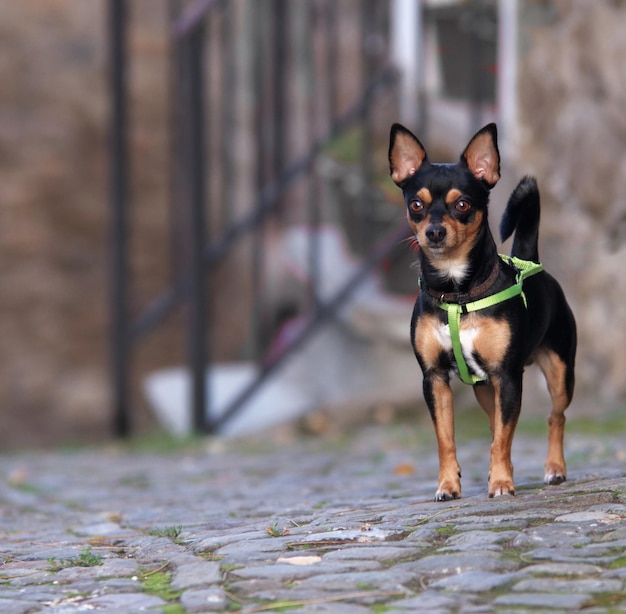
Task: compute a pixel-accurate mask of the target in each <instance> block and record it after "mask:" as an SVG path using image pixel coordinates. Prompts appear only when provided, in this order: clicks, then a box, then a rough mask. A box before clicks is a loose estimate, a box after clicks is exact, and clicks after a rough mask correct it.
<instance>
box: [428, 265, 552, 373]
mask: <svg viewBox="0 0 626 614" xmlns="http://www.w3.org/2000/svg"><path fill="white" fill-rule="evenodd" d="M500 258H502V260H504V262H506V263H507V264H508V265H510V266H512V267H513V268H514V269H515V270H516V272H517V275H516V278H515V283H514V284H513V285H512V286H510V287H509V288H506V289H504V290H501V291H500V292H496V293H495V294H492V295H491V296H486V297H485V298H481V299H479V300H477V301H472V302H471V303H465V304H463V305H460V304H459V303H445V302H442V303H439V308H440V309H443V310H444V311H446V312H448V326H449V327H450V339H451V341H452V352H453V353H454V359H455V360H456V365H457V369H458V370H459V377H460V378H461V381H462V382H463V383H465V384H471V385H474V384H477V383H478V382H482V381H484V379H483V378H481V377H478V376H477V375H474V374H473V373H470V371H469V368H468V366H467V363H466V362H465V357H464V356H463V349H462V347H461V335H460V330H461V314H462V313H463V314H466V313H471V312H473V311H480V310H481V309H487V308H488V307H493V306H494V305H497V304H498V303H503V302H504V301H508V300H509V299H511V298H514V297H516V296H520V295H521V297H522V300H523V301H524V306H525V307H526V308H528V304H527V303H526V296H525V295H524V291H523V288H522V286H523V285H524V280H525V279H526V278H527V277H530V276H531V275H535V274H536V273H539V272H540V271H542V270H543V266H542V265H541V264H537V263H536V262H532V261H530V260H521V259H519V258H515V257H512V256H504V255H502V254H500Z"/></svg>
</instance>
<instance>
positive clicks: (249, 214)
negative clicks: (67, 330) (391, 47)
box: [109, 0, 406, 436]
mask: <svg viewBox="0 0 626 614" xmlns="http://www.w3.org/2000/svg"><path fill="white" fill-rule="evenodd" d="M127 4H128V3H127V2H125V0H110V1H109V9H110V10H109V18H110V21H109V31H110V64H111V70H110V74H111V80H110V89H111V101H112V119H111V181H110V184H111V194H110V201H111V216H110V217H111V228H110V241H111V280H112V281H111V362H112V365H111V374H112V388H113V426H114V430H115V433H116V434H117V435H120V436H123V435H127V434H128V433H130V431H131V429H132V416H131V398H130V397H131V394H130V385H129V382H130V381H131V375H130V374H131V366H132V360H131V356H132V353H133V348H134V347H135V345H136V343H137V342H138V341H139V340H140V339H141V338H142V337H144V336H145V335H147V334H148V333H150V332H151V331H153V330H155V329H156V328H157V327H158V326H159V324H160V323H161V322H162V321H163V319H164V318H165V317H166V316H167V315H168V314H169V313H170V312H171V311H172V310H173V309H174V308H175V307H176V306H177V305H179V304H181V303H184V304H185V305H186V306H187V312H186V314H187V317H186V326H187V331H186V336H187V351H188V362H189V369H190V373H191V381H192V394H191V399H192V401H191V402H192V415H193V425H194V428H195V430H196V431H197V432H213V431H215V430H216V429H217V428H219V427H220V426H221V425H222V424H223V423H224V422H225V421H227V420H229V419H230V418H232V417H233V416H234V415H235V414H236V413H237V411H239V409H240V408H241V407H242V405H243V404H244V403H245V402H246V401H247V400H248V399H249V398H250V397H251V396H252V395H254V393H255V392H256V390H257V389H258V387H259V386H260V384H261V383H262V382H263V380H264V378H266V377H267V376H268V375H269V374H270V373H271V372H272V371H273V370H275V369H276V368H277V367H278V366H279V365H280V364H281V363H283V362H284V361H285V360H287V358H288V357H289V355H290V354H291V353H292V352H293V351H294V350H295V349H297V348H298V347H300V346H301V345H302V344H303V343H305V342H306V341H307V340H308V339H309V338H310V337H311V336H312V335H313V334H314V333H315V330H316V328H317V327H318V326H319V325H320V323H321V322H323V321H324V320H326V319H328V318H332V317H333V315H334V314H336V312H337V309H338V308H339V307H340V306H341V305H342V304H343V303H344V302H345V301H346V300H347V299H348V298H349V297H350V295H351V293H352V292H353V291H354V289H355V288H356V287H357V286H358V285H359V283H360V282H361V281H362V280H363V279H365V278H367V276H368V275H369V274H370V273H371V272H372V271H373V270H374V269H375V268H376V266H377V265H378V264H379V263H380V262H381V261H382V260H383V259H384V258H386V257H387V255H388V254H389V253H390V251H391V250H392V249H393V248H394V247H395V246H397V244H398V243H399V242H400V240H401V239H403V238H404V237H406V229H405V226H404V223H403V222H399V224H398V225H397V226H396V227H395V228H393V229H392V231H391V232H390V233H389V234H387V235H386V236H382V237H381V240H380V242H378V243H377V244H376V245H375V246H374V247H373V248H372V250H371V251H370V252H369V253H368V254H367V255H366V256H365V257H364V258H363V264H362V267H361V268H360V270H359V271H358V272H357V273H356V274H355V275H354V276H353V277H352V278H351V279H350V280H349V281H348V282H347V283H346V284H345V285H344V287H343V288H342V289H341V290H340V291H339V292H337V294H336V295H335V296H334V297H333V298H332V299H330V300H327V301H325V302H324V301H322V299H321V297H320V295H319V292H318V291H317V282H318V281H319V275H320V268H319V267H320V253H319V245H318V243H317V241H316V240H315V239H311V241H310V246H309V257H308V266H309V277H310V279H311V288H310V290H309V292H310V296H309V299H310V300H309V310H310V312H311V313H312V317H310V318H309V320H308V324H307V326H306V327H305V328H304V330H302V331H301V332H300V334H299V336H298V337H297V338H296V339H294V340H293V341H292V342H291V344H290V345H289V346H288V347H287V348H285V349H284V350H283V351H282V352H281V353H280V354H279V355H277V356H273V357H272V359H271V360H270V361H269V362H268V361H265V362H262V364H261V369H260V374H259V377H258V378H257V379H256V380H255V381H254V382H252V383H251V384H250V385H249V386H248V387H247V388H246V389H244V390H243V391H242V392H241V393H240V395H239V396H238V398H237V399H235V400H234V401H233V402H232V403H231V404H230V406H229V407H228V408H226V410H225V412H224V413H223V414H222V415H221V416H220V417H219V418H218V417H212V416H211V414H210V411H209V412H208V413H207V407H210V406H211V391H210V389H208V387H207V379H206V370H207V368H210V366H211V364H212V362H213V360H214V356H213V353H212V330H213V329H212V327H213V326H214V325H215V323H214V322H213V321H212V320H211V318H210V317H208V314H210V312H211V309H210V305H211V300H212V288H211V280H210V271H211V270H212V269H213V268H214V267H216V266H217V265H218V264H220V263H222V262H223V261H224V260H226V259H227V258H228V257H229V255H230V254H231V253H232V251H233V250H234V249H235V248H236V246H238V245H240V243H241V242H242V241H250V242H251V245H253V249H252V262H251V264H250V267H251V270H252V276H253V282H252V288H253V296H252V297H251V301H250V318H251V322H252V324H251V330H252V335H253V337H255V339H254V340H253V341H254V342H255V343H253V344H252V346H253V347H254V351H253V353H254V354H255V357H256V358H257V359H258V358H259V356H260V353H261V350H262V348H259V347H258V346H259V344H258V338H259V336H260V333H259V329H260V324H259V320H260V318H259V313H258V304H259V295H260V293H261V292H262V281H261V280H262V276H263V264H264V258H265V255H264V250H265V245H264V239H263V229H264V226H265V224H266V223H267V222H268V221H269V220H276V219H283V218H285V217H287V214H286V213H285V206H284V203H283V200H284V198H285V194H287V192H288V191H289V190H292V189H293V188H294V186H300V185H303V186H304V190H303V196H302V197H301V198H299V200H298V202H299V204H298V205H297V206H298V208H299V209H301V210H302V216H303V217H304V219H305V220H306V222H307V223H308V224H310V225H311V226H312V227H316V226H317V225H318V224H319V223H320V221H321V218H322V212H321V204H320V199H319V198H318V197H317V190H318V187H319V186H318V183H317V182H318V179H317V178H316V173H315V168H316V161H317V160H318V158H319V156H320V154H322V152H324V151H325V150H326V148H327V146H328V144H329V143H331V142H336V140H337V139H338V138H341V136H342V135H345V134H346V133H347V131H349V130H350V129H353V128H354V127H355V126H358V127H359V130H360V133H361V135H362V140H361V149H360V154H359V156H358V160H357V161H356V163H357V164H358V165H359V166H360V174H361V176H362V177H363V178H365V181H366V185H365V186H364V188H363V191H362V194H363V195H364V201H365V202H364V203H363V204H364V206H368V203H367V194H369V191H370V190H369V188H368V185H367V182H370V181H372V180H373V176H374V171H373V163H372V160H371V151H372V143H373V139H374V133H373V121H372V109H373V106H374V104H375V103H376V100H377V99H379V97H380V96H381V95H383V94H388V93H389V92H390V91H393V88H394V84H395V79H396V75H395V72H394V71H393V70H392V69H391V68H389V67H388V66H386V64H385V57H384V53H383V52H381V51H380V48H381V46H384V39H385V36H386V32H385V29H384V24H385V22H384V15H382V14H381V10H386V2H379V1H376V2H372V1H371V0H362V1H361V2H359V3H357V4H356V5H353V6H358V7H359V9H360V15H359V18H360V20H361V21H360V28H361V33H360V40H359V43H358V44H359V45H361V51H360V54H361V57H360V71H361V73H362V76H361V78H360V79H359V80H358V81H359V83H360V87H359V89H360V93H359V94H358V95H355V96H353V99H354V100H353V102H352V104H346V103H345V99H346V98H347V96H346V94H345V92H344V91H343V90H342V83H341V81H340V80H341V77H342V73H341V70H342V67H341V65H340V62H338V61H337V58H338V54H339V50H338V46H339V38H338V23H339V19H338V15H337V11H339V10H340V8H339V7H340V6H341V3H336V2H334V1H333V0H326V1H324V0H321V1H320V0H318V1H315V0H310V1H308V2H302V3H288V2H285V0H258V2H255V3H238V2H236V1H235V2H233V1H228V0H196V1H194V2H190V3H185V4H183V3H181V2H179V1H177V0H171V1H170V5H169V6H170V16H171V19H172V21H171V26H170V36H171V56H172V62H171V66H172V77H173V78H172V84H171V97H170V104H171V109H172V111H171V122H172V151H173V156H172V162H171V166H172V173H173V175H174V179H175V182H174V183H175V189H174V190H173V192H172V205H171V208H170V209H171V218H170V223H171V225H172V228H173V233H172V241H171V245H170V249H171V250H172V252H173V258H172V259H173V261H174V262H175V264H176V266H175V270H176V273H175V275H174V276H173V279H172V283H171V285H170V286H169V287H166V288H164V289H163V290H162V292H161V293H160V294H158V295H157V296H156V297H154V298H153V300H152V301H151V302H150V303H149V304H148V305H147V306H146V307H145V308H144V309H143V310H141V312H140V313H138V314H137V315H131V306H130V303H131V301H130V297H131V287H130V286H131V280H130V277H129V253H128V251H129V250H128V233H129V208H130V206H131V203H130V199H129V188H128V185H129V180H130V178H129V165H128V158H129V154H128V150H129V144H128V136H127V134H128V119H127V117H128V111H127V109H128V94H127V85H128V84H127V62H128V58H129V52H128V48H127V38H128V37H127V30H128V15H127V14H126V10H125V9H126V8H127ZM296 5H297V6H298V7H299V8H298V9H294V8H293V7H294V6H296ZM251 6H255V7H257V9H256V10H258V12H257V14H256V15H255V16H256V18H258V19H259V22H258V23H253V24H251V23H250V20H251V16H250V15H243V16H242V11H244V12H245V10H246V8H247V9H250V7H251ZM303 7H304V8H303ZM290 10H291V11H292V13H289V11H290ZM294 10H297V11H300V13H299V14H298V15H294V13H293V11H294ZM377 15H378V16H379V17H380V19H379V22H377V21H376V19H377ZM288 18H290V19H291V26H292V27H293V24H294V23H296V29H297V22H298V20H299V21H300V22H302V21H303V20H306V23H304V24H302V23H301V26H302V25H304V27H305V29H306V31H307V32H308V35H307V36H309V37H310V38H309V39H308V45H307V44H302V43H301V42H298V44H297V48H296V52H300V54H307V53H308V54H311V55H310V56H309V57H307V58H305V60H302V62H303V64H304V66H305V69H309V70H311V71H314V70H316V69H317V70H322V71H323V73H324V74H323V75H322V76H321V77H319V76H318V77H317V78H318V79H320V80H321V81H323V83H324V88H323V89H324V92H323V93H324V95H323V96H317V97H315V96H311V97H310V98H309V99H308V100H306V101H305V106H307V105H308V107H309V109H308V117H307V121H306V122H305V124H308V125H309V126H314V128H310V130H309V134H308V135H307V141H308V145H305V147H304V148H301V151H299V152H298V153H297V155H295V156H294V154H293V151H290V146H289V144H288V140H289V138H288V137H289V134H290V133H289V122H290V116H291V114H290V112H289V111H290V110H291V106H292V105H293V104H294V102H293V101H292V100H291V99H290V95H289V88H290V87H291V85H290V75H291V76H293V74H294V72H297V71H296V70H295V69H294V66H293V63H294V62H298V61H300V60H298V59H295V60H294V59H293V58H290V59H289V58H288V54H287V46H288V44H291V45H293V40H292V41H291V43H290V42H289V41H288V39H287V33H288V32H290V31H292V28H290V27H287V24H286V23H285V21H286V20H287V19H288ZM213 20H216V21H213ZM264 28H265V30H266V31H265V37H264V38H262V37H261V35H260V32H259V31H260V30H263V29H264ZM268 28H269V29H270V32H269V33H268V32H267V29H268ZM303 31H304V30H303ZM246 35H250V36H252V37H253V38H254V37H258V38H254V41H255V42H254V43H251V44H256V45H257V46H256V47H255V48H254V53H252V54H251V55H250V54H249V55H248V57H252V58H253V60H254V59H255V64H254V66H253V70H252V71H251V72H252V73H253V77H252V78H251V80H250V81H251V83H252V86H253V88H254V92H255V93H254V95H255V96H256V99H255V101H254V102H255V104H254V105H253V107H254V113H253V115H254V117H252V119H251V120H250V128H251V130H252V136H251V135H250V131H248V133H246V134H247V136H248V143H253V146H254V154H255V157H256V176H255V177H254V178H253V182H252V183H253V189H252V192H256V194H257V195H256V197H254V198H253V199H252V202H251V203H250V206H247V207H243V210H242V207H241V206H235V205H236V204H237V203H233V198H236V195H235V196H233V194H232V191H231V184H232V183H236V182H237V176H238V173H239V172H240V171H239V168H238V162H237V151H236V150H235V149H233V147H232V144H230V143H229V139H230V141H231V143H232V136H233V134H234V133H235V132H236V131H237V130H245V127H244V128H243V129H242V128H241V127H238V126H237V120H236V118H235V113H236V108H237V103H236V100H237V97H238V96H241V95H242V92H241V91H237V87H238V86H237V84H236V83H235V78H234V77H235V76H237V77H240V74H239V73H238V72H237V70H241V66H239V67H238V68H237V67H236V63H237V61H238V60H237V56H236V53H237V49H236V45H235V42H236V41H237V36H246ZM314 39H315V40H314ZM320 42H321V48H322V49H323V53H321V54H319V55H320V56H321V57H322V60H323V61H320V57H313V56H314V55H315V54H318V51H317V50H319V48H320ZM314 43H316V45H314ZM298 45H299V46H298ZM372 49H375V50H377V51H374V52H373V51H372ZM292 51H293V49H292ZM354 57H358V56H355V55H354V54H353V55H352V58H353V59H354ZM268 60H269V61H268ZM320 66H321V69H320ZM316 67H317V68H316ZM296 68H297V69H298V70H302V66H299V67H296ZM307 77H308V78H309V79H310V78H312V77H311V75H308V76H307ZM216 84H219V85H218V91H215V90H214V91H210V88H211V87H212V86H213V87H216ZM239 87H241V86H240V85H239ZM244 94H245V92H244ZM246 95H249V92H248V94H246ZM314 98H317V101H315V104H314V103H313V102H312V100H313V99H314ZM320 107H323V108H324V113H323V114H322V113H320V111H319V109H320ZM305 115H306V113H305ZM321 115H323V117H322V120H320V116H321ZM212 130H213V131H214V134H213V135H212V134H211V131H212ZM216 142H217V146H215V143H216ZM209 144H210V145H212V146H211V147H210V148H209V147H208V145H209ZM292 149H293V148H292ZM215 195H217V196H215ZM217 202H219V203H222V205H221V207H222V212H221V214H220V216H218V217H219V219H220V223H219V227H217V228H209V217H210V219H211V220H212V219H214V217H215V216H209V215H208V212H210V211H214V210H215V209H216V208H217V207H218V205H217V204H216V203H217ZM237 210H238V211H237ZM233 211H235V213H233ZM398 217H401V216H398ZM208 275H209V277H208ZM260 362H261V361H260Z"/></svg>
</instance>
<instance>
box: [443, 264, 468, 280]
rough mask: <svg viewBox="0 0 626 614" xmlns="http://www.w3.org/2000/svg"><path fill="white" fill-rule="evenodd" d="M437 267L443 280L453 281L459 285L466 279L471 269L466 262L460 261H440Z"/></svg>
mask: <svg viewBox="0 0 626 614" xmlns="http://www.w3.org/2000/svg"><path fill="white" fill-rule="evenodd" d="M436 266H437V270H438V272H439V274H440V275H441V277H442V278H444V279H451V280H452V281H455V282H457V283H459V282H460V281H462V280H463V279H464V278H465V276H466V275H467V269H468V268H469V267H468V265H467V263H466V262H465V261H458V260H439V261H438V262H437V263H436Z"/></svg>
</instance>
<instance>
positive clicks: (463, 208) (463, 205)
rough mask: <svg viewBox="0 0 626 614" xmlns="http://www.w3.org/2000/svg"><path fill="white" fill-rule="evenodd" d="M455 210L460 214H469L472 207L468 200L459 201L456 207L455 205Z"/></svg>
mask: <svg viewBox="0 0 626 614" xmlns="http://www.w3.org/2000/svg"><path fill="white" fill-rule="evenodd" d="M454 208H455V209H456V210H457V211H458V212H459V213H467V212H468V211H469V210H470V209H471V208H472V205H470V204H469V203H468V202H467V201H466V200H459V201H458V202H457V203H456V205H454Z"/></svg>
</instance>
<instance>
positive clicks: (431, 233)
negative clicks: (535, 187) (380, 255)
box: [389, 124, 500, 279]
mask: <svg viewBox="0 0 626 614" xmlns="http://www.w3.org/2000/svg"><path fill="white" fill-rule="evenodd" d="M389 168H390V172H391V178H392V179H393V181H394V182H395V183H396V185H398V186H399V187H400V188H402V192H403V194H404V201H405V203H406V207H407V218H408V221H409V225H410V226H411V229H412V230H413V232H414V234H415V237H416V239H417V241H418V243H419V245H420V248H421V250H422V252H423V254H424V256H425V257H426V258H427V259H428V260H429V262H430V263H431V264H432V265H433V266H434V267H435V268H436V269H438V270H439V271H440V273H441V274H442V276H444V277H448V278H452V279H455V278H457V279H458V278H460V277H462V276H463V274H464V271H465V270H466V268H467V266H468V256H469V253H470V251H471V249H472V247H473V246H474V244H475V243H476V240H477V238H478V236H479V234H480V232H481V230H482V229H483V227H485V228H486V227H487V204H488V202H489V191H490V190H491V188H493V186H495V185H496V183H497V182H498V179H500V154H499V153H498V145H497V131H496V125H495V124H489V125H487V126H485V127H484V128H483V129H482V130H480V131H479V132H477V133H476V135H475V136H474V137H473V138H472V139H471V141H470V142H469V144H468V145H467V147H466V148H465V150H464V151H463V153H462V154H461V158H460V159H459V161H458V162H457V163H456V164H431V163H430V162H429V160H428V155H427V154H426V150H425V149H424V147H423V146H422V144H421V143H420V142H419V140H418V139H417V137H416V136H415V135H414V134H412V133H411V132H410V131H409V130H407V129H406V128H405V127H404V126H401V125H400V124H394V125H393V126H392V127H391V135H390V143H389Z"/></svg>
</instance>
